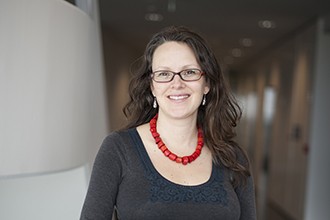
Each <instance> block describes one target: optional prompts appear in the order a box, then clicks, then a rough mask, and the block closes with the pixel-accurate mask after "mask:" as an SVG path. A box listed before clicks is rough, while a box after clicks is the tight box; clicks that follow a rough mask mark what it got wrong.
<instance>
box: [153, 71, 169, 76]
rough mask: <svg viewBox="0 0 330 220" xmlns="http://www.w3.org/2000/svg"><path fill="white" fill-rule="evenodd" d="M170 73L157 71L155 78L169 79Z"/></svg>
mask: <svg viewBox="0 0 330 220" xmlns="http://www.w3.org/2000/svg"><path fill="white" fill-rule="evenodd" d="M171 74H172V73H171V72H168V71H157V72H155V76H156V77H169V76H171Z"/></svg>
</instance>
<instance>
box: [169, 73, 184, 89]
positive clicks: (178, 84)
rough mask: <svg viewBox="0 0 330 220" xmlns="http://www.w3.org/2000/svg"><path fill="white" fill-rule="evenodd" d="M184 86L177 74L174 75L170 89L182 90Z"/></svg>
mask: <svg viewBox="0 0 330 220" xmlns="http://www.w3.org/2000/svg"><path fill="white" fill-rule="evenodd" d="M184 86H185V83H184V81H183V80H182V79H181V77H180V75H179V74H176V75H174V78H173V80H172V81H171V87H172V88H182V87H184Z"/></svg>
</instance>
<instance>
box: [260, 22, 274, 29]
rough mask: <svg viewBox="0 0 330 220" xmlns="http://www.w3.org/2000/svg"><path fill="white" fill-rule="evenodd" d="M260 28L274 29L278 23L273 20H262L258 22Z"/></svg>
mask: <svg viewBox="0 0 330 220" xmlns="http://www.w3.org/2000/svg"><path fill="white" fill-rule="evenodd" d="M258 25H259V27H260V28H266V29H272V28H275V27H276V24H275V22H274V21H272V20H261V21H259V22H258Z"/></svg>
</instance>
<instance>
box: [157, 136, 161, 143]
mask: <svg viewBox="0 0 330 220" xmlns="http://www.w3.org/2000/svg"><path fill="white" fill-rule="evenodd" d="M160 141H162V139H160V137H159V136H158V137H155V142H156V144H158V143H159V142H160Z"/></svg>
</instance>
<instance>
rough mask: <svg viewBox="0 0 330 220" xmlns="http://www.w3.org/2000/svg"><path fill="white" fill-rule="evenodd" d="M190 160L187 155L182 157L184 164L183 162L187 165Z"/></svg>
mask: <svg viewBox="0 0 330 220" xmlns="http://www.w3.org/2000/svg"><path fill="white" fill-rule="evenodd" d="M188 162H189V159H188V157H187V156H185V157H182V164H183V165H186V164H187V163H188Z"/></svg>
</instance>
